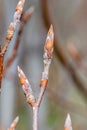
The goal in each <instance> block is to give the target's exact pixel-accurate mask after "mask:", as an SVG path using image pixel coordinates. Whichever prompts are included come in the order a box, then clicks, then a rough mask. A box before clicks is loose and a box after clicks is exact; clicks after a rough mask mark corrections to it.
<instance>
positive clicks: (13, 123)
mask: <svg viewBox="0 0 87 130" xmlns="http://www.w3.org/2000/svg"><path fill="white" fill-rule="evenodd" d="M18 121H19V117H18V116H17V117H16V118H15V119H14V121H13V122H12V124H11V126H10V127H9V128H8V130H15V128H16V126H17V124H18Z"/></svg>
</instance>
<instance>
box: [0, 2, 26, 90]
mask: <svg viewBox="0 0 87 130" xmlns="http://www.w3.org/2000/svg"><path fill="white" fill-rule="evenodd" d="M24 3H25V0H19V2H18V4H17V6H16V11H15V13H14V18H13V22H11V23H10V25H9V27H8V30H7V34H6V39H5V42H4V45H3V47H2V48H1V49H0V92H1V82H2V77H3V61H4V55H5V53H6V51H7V48H8V45H9V43H10V41H11V39H12V38H13V36H14V32H15V28H16V25H17V23H18V22H20V18H21V15H22V12H23V7H24Z"/></svg>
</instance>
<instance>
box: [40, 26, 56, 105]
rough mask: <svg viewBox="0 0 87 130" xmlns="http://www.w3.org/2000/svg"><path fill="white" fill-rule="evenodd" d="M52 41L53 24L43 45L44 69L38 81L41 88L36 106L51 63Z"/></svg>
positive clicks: (41, 95) (42, 91) (43, 89)
mask: <svg viewBox="0 0 87 130" xmlns="http://www.w3.org/2000/svg"><path fill="white" fill-rule="evenodd" d="M53 41H54V32H53V26H52V25H51V27H50V29H49V32H48V35H47V39H46V43H45V46H44V56H43V57H44V71H43V73H42V79H41V82H40V87H41V90H40V94H39V97H38V99H37V105H38V106H39V105H40V103H41V100H42V97H43V94H44V91H45V89H46V86H47V83H48V74H49V67H50V64H51V60H52V52H53Z"/></svg>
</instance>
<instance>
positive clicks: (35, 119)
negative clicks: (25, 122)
mask: <svg viewBox="0 0 87 130" xmlns="http://www.w3.org/2000/svg"><path fill="white" fill-rule="evenodd" d="M38 109H39V108H38V106H34V107H33V130H38Z"/></svg>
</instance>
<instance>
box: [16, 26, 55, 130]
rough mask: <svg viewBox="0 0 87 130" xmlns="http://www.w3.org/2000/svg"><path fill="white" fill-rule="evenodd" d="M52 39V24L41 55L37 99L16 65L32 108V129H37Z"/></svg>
mask: <svg viewBox="0 0 87 130" xmlns="http://www.w3.org/2000/svg"><path fill="white" fill-rule="evenodd" d="M53 41H54V32H53V26H52V25H51V26H50V29H49V31H48V34H47V39H46V42H45V46H44V56H43V58H44V60H43V62H44V70H43V72H42V78H41V81H40V93H39V96H38V98H37V99H36V98H35V96H34V94H33V91H32V88H31V85H30V83H29V81H28V79H27V78H26V76H25V74H24V72H23V71H22V69H21V68H20V67H19V66H18V76H19V80H20V84H21V86H22V89H23V91H24V94H25V97H26V100H27V103H28V104H30V105H31V107H32V109H33V130H37V129H38V123H37V122H38V111H39V106H40V103H41V101H42V98H43V95H44V92H45V89H46V87H47V83H48V74H49V67H50V64H51V60H52V53H53Z"/></svg>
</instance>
